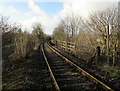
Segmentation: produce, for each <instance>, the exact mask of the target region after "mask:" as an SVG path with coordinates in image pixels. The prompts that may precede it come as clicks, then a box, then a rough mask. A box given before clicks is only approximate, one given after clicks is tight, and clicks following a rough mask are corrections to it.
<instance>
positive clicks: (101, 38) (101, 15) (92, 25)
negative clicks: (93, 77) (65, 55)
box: [53, 8, 120, 63]
mask: <svg viewBox="0 0 120 91" xmlns="http://www.w3.org/2000/svg"><path fill="white" fill-rule="evenodd" d="M108 30H109V31H110V32H109V55H110V57H111V58H112V59H113V61H114V62H115V61H116V60H118V58H119V57H118V53H117V52H118V51H119V50H118V49H119V48H118V47H119V44H118V43H119V41H120V40H119V31H118V9H117V8H111V9H106V10H103V11H96V12H94V13H92V14H90V15H89V18H87V19H84V18H82V17H80V16H75V15H73V14H72V15H68V16H67V17H65V18H64V19H63V20H61V22H60V23H59V24H58V26H57V27H56V28H55V30H54V32H53V38H54V39H55V40H61V41H69V42H75V44H76V49H77V50H76V55H77V56H79V57H80V58H83V59H85V60H88V61H89V60H91V58H92V57H93V55H94V54H95V52H96V47H97V46H100V48H101V53H102V54H103V55H106V54H107V32H108ZM114 62H113V63H114Z"/></svg>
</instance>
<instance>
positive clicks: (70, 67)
mask: <svg viewBox="0 0 120 91" xmlns="http://www.w3.org/2000/svg"><path fill="white" fill-rule="evenodd" d="M42 52H43V56H44V59H45V61H46V64H47V66H48V69H49V72H50V75H51V78H52V82H53V84H54V88H55V89H56V90H57V91H60V90H80V91H114V90H113V89H111V88H110V87H109V86H107V85H105V84H104V83H103V82H101V81H99V80H98V79H96V78H95V77H93V76H92V75H90V74H89V73H88V72H86V71H84V70H83V69H82V68H80V67H79V66H77V65H76V64H74V63H73V62H71V61H70V60H69V59H67V58H66V57H64V56H63V55H62V54H60V53H59V52H57V51H56V50H55V49H53V48H52V47H51V46H50V45H49V44H48V43H44V44H43V45H42Z"/></svg>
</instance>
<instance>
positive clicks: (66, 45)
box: [55, 40, 76, 53]
mask: <svg viewBox="0 0 120 91" xmlns="http://www.w3.org/2000/svg"><path fill="white" fill-rule="evenodd" d="M55 44H56V45H57V46H59V47H61V48H62V49H64V50H65V51H68V52H71V53H74V52H75V47H76V46H75V43H73V42H66V41H60V40H57V41H56V43H55Z"/></svg>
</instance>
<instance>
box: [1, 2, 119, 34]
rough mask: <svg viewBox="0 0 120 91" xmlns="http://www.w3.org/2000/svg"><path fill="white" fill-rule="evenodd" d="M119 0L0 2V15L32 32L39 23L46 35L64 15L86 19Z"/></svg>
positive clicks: (112, 5)
mask: <svg viewBox="0 0 120 91" xmlns="http://www.w3.org/2000/svg"><path fill="white" fill-rule="evenodd" d="M118 1H119V0H0V15H2V16H10V20H11V21H12V22H16V23H17V24H21V25H22V28H23V29H26V30H27V31H29V32H31V31H32V26H33V24H34V23H41V24H42V26H43V28H44V32H45V33H46V34H52V31H53V29H54V28H55V27H56V26H57V24H58V23H59V21H60V20H61V19H63V18H64V17H65V16H66V15H69V14H70V13H71V12H74V14H75V15H80V16H82V17H85V18H86V17H88V15H89V14H90V13H91V12H94V11H96V10H104V9H106V8H113V7H117V2H118Z"/></svg>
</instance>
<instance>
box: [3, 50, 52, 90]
mask: <svg viewBox="0 0 120 91" xmlns="http://www.w3.org/2000/svg"><path fill="white" fill-rule="evenodd" d="M51 87H52V84H51V79H50V77H49V72H48V68H47V66H46V64H45V61H44V58H43V55H42V52H41V50H40V49H38V50H36V51H33V52H32V55H31V56H30V57H28V58H27V59H25V58H23V59H20V60H16V61H13V60H9V64H7V65H4V66H3V73H2V88H3V91H6V90H24V91H26V90H27V91H29V90H32V89H34V90H35V91H40V90H44V89H51Z"/></svg>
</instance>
